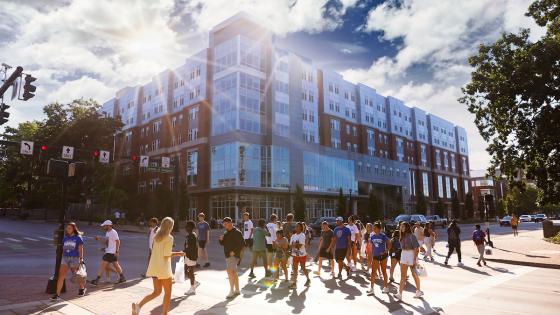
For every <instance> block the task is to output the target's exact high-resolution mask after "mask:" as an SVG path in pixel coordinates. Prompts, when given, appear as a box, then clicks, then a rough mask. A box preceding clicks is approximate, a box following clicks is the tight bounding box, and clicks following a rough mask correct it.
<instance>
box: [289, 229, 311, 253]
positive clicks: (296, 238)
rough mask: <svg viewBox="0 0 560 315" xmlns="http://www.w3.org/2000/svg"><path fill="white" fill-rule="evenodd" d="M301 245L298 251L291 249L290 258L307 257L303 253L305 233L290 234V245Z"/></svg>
mask: <svg viewBox="0 0 560 315" xmlns="http://www.w3.org/2000/svg"><path fill="white" fill-rule="evenodd" d="M298 242H299V244H301V247H300V248H299V249H296V248H295V247H292V256H296V257H302V256H307V253H306V252H305V233H303V232H301V233H299V234H296V233H294V234H292V238H291V239H290V245H293V244H296V243H298Z"/></svg>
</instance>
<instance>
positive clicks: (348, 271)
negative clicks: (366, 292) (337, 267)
mask: <svg viewBox="0 0 560 315" xmlns="http://www.w3.org/2000/svg"><path fill="white" fill-rule="evenodd" d="M346 275H347V276H348V277H350V267H346Z"/></svg>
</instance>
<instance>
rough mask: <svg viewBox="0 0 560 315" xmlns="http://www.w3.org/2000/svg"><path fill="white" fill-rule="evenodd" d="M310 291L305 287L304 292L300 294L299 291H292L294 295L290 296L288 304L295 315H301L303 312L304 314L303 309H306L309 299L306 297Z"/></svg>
mask: <svg viewBox="0 0 560 315" xmlns="http://www.w3.org/2000/svg"><path fill="white" fill-rule="evenodd" d="M308 290H309V287H305V289H304V290H303V291H301V292H300V293H298V292H297V289H292V293H291V294H290V295H289V296H288V300H287V301H286V304H287V305H288V306H291V307H292V308H293V309H292V313H293V314H300V313H301V312H303V309H304V308H305V300H306V298H307V297H306V296H305V295H306V294H307V291H308Z"/></svg>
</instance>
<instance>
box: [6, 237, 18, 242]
mask: <svg viewBox="0 0 560 315" xmlns="http://www.w3.org/2000/svg"><path fill="white" fill-rule="evenodd" d="M4 239H5V240H7V241H10V242H16V243H21V241H20V240H16V239H15V238H11V237H5V238H4Z"/></svg>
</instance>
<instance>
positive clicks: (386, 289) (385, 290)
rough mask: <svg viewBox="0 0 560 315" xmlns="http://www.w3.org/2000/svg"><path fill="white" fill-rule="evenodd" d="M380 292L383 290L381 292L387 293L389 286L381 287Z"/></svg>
mask: <svg viewBox="0 0 560 315" xmlns="http://www.w3.org/2000/svg"><path fill="white" fill-rule="evenodd" d="M381 292H383V293H389V288H387V287H385V288H383V290H381Z"/></svg>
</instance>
